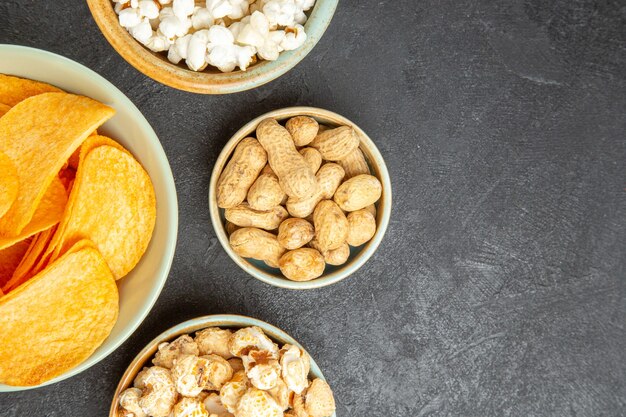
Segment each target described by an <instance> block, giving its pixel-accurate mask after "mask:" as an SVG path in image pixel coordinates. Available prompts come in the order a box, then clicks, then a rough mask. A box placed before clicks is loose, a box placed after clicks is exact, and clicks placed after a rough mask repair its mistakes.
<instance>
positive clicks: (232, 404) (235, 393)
mask: <svg viewBox="0 0 626 417" xmlns="http://www.w3.org/2000/svg"><path fill="white" fill-rule="evenodd" d="M248 386H249V381H248V377H247V376H246V373H245V372H244V371H238V372H235V374H234V375H233V377H232V379H231V380H230V381H228V382H227V383H225V384H224V385H223V386H222V389H221V390H220V401H221V403H222V405H224V407H226V409H227V410H228V411H229V412H231V413H234V412H236V410H237V404H239V400H240V399H241V397H243V395H244V394H245V393H246V392H247V391H248Z"/></svg>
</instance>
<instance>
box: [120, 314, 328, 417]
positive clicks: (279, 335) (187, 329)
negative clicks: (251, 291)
mask: <svg viewBox="0 0 626 417" xmlns="http://www.w3.org/2000/svg"><path fill="white" fill-rule="evenodd" d="M249 326H257V327H260V328H261V329H263V332H264V333H265V334H266V335H267V336H268V337H269V338H270V339H272V340H273V341H275V342H278V343H280V344H281V345H282V344H286V343H289V344H291V345H294V346H298V347H299V348H300V349H303V350H306V349H304V348H303V347H302V345H300V344H299V343H298V342H296V340H295V339H294V338H292V337H291V336H289V335H288V334H287V333H285V332H284V331H282V330H281V329H279V328H277V327H274V326H272V325H271V324H268V323H266V322H264V321H261V320H257V319H253V318H251V317H246V316H238V315H235V314H221V315H212V316H203V317H198V318H195V319H192V320H188V321H185V322H183V323H180V324H179V325H177V326H174V327H172V328H170V329H168V330H166V331H164V332H163V333H161V334H160V335H159V336H157V337H156V338H155V339H154V340H153V341H151V342H150V343H148V345H147V346H146V347H145V348H143V350H142V351H141V352H139V353H138V354H137V356H136V357H135V359H133V361H132V362H131V364H130V365H129V366H128V368H127V369H126V372H124V375H123V376H122V379H121V380H120V383H119V384H118V385H117V389H116V390H115V395H114V396H113V401H112V402H111V409H110V411H109V417H117V409H118V407H119V396H120V394H121V393H122V391H124V390H125V389H126V388H128V387H130V386H132V384H133V380H134V379H135V377H136V376H137V374H138V373H139V371H141V370H142V369H143V367H144V366H150V365H151V363H150V359H151V358H153V357H154V354H155V353H156V351H157V350H158V347H159V345H160V344H161V343H163V342H169V341H171V340H174V339H176V338H177V337H178V336H181V335H183V334H189V333H193V332H196V331H198V330H202V329H205V328H207V327H222V328H231V329H239V328H242V327H249ZM307 353H309V352H308V351H307ZM309 357H310V358H311V371H310V373H309V377H310V378H320V379H323V380H324V381H325V380H326V378H324V375H323V374H322V371H321V370H320V368H319V366H317V364H316V363H315V360H313V357H311V354H310V353H309ZM330 417H336V414H335V413H333V415H332V416H330Z"/></svg>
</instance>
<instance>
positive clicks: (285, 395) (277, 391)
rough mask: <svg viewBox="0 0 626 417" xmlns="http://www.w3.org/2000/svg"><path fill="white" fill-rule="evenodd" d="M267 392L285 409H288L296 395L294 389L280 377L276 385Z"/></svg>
mask: <svg viewBox="0 0 626 417" xmlns="http://www.w3.org/2000/svg"><path fill="white" fill-rule="evenodd" d="M267 392H269V393H270V395H271V396H272V397H274V399H275V400H276V403H277V404H278V405H279V406H280V407H281V408H282V409H283V410H287V409H288V408H289V405H290V404H291V399H292V397H293V395H294V393H293V391H292V390H290V389H289V387H288V386H287V384H285V381H283V380H282V379H281V378H278V381H277V382H276V386H275V387H274V388H272V389H270V390H268V391H267Z"/></svg>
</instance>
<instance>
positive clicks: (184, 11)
mask: <svg viewBox="0 0 626 417" xmlns="http://www.w3.org/2000/svg"><path fill="white" fill-rule="evenodd" d="M195 5H196V4H195V2H194V0H174V1H173V2H172V10H173V11H174V15H175V16H177V17H178V18H179V19H181V20H184V19H186V18H187V17H189V16H190V15H191V14H192V13H193V9H194V7H195Z"/></svg>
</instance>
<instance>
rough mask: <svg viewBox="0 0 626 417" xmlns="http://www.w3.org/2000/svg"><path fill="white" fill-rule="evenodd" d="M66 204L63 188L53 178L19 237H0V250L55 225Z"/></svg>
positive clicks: (65, 194) (58, 180)
mask: <svg viewBox="0 0 626 417" xmlns="http://www.w3.org/2000/svg"><path fill="white" fill-rule="evenodd" d="M66 203H67V192H66V191H65V187H64V186H63V183H61V180H60V179H59V178H58V177H54V179H53V180H52V183H51V184H50V186H49V187H48V190H47V191H46V193H45V194H44V196H43V198H42V199H41V202H40V203H39V207H37V210H36V211H35V215H34V216H33V218H32V220H31V222H30V223H28V225H26V227H25V228H24V230H22V233H20V234H19V235H16V236H10V237H2V236H0V249H4V248H7V247H9V246H11V245H13V244H15V243H17V242H19V241H21V240H24V239H26V238H27V237H30V236H32V235H34V234H35V233H39V232H41V231H43V230H46V229H49V228H51V227H52V226H54V225H55V224H57V223H58V222H59V221H60V220H61V217H62V216H63V212H64V210H65V205H66ZM9 211H10V210H9Z"/></svg>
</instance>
